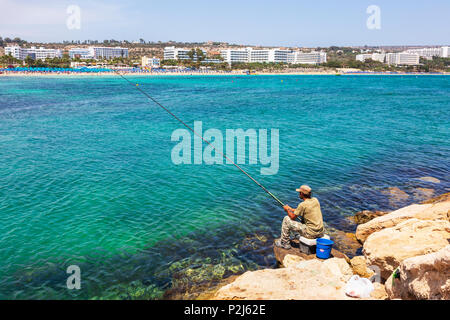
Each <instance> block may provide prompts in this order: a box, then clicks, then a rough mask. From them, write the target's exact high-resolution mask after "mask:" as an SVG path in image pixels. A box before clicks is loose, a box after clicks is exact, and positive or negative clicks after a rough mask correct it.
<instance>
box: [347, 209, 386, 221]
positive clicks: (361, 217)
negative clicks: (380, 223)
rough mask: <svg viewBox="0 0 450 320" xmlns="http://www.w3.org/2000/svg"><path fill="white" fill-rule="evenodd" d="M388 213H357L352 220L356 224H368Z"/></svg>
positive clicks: (368, 211)
mask: <svg viewBox="0 0 450 320" xmlns="http://www.w3.org/2000/svg"><path fill="white" fill-rule="evenodd" d="M387 213H388V212H386V211H370V210H363V211H359V212H357V213H355V215H354V216H353V217H351V220H352V221H353V222H354V223H356V224H363V223H366V222H369V221H370V220H372V219H375V218H377V217H381V216H384V215H385V214H387Z"/></svg>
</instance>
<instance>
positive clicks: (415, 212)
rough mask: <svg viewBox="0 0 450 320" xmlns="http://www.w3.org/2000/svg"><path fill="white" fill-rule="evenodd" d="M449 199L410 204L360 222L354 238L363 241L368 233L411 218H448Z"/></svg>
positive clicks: (449, 210) (449, 213)
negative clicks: (430, 202) (365, 221)
mask: <svg viewBox="0 0 450 320" xmlns="http://www.w3.org/2000/svg"><path fill="white" fill-rule="evenodd" d="M449 216H450V201H446V202H439V203H436V204H412V205H410V206H407V207H404V208H401V209H398V210H395V211H393V212H391V213H388V214H386V215H384V216H381V217H378V218H375V219H373V220H370V221H369V222H367V223H364V224H360V225H359V226H358V227H357V228H356V238H357V239H358V241H359V242H361V243H364V241H365V240H366V239H367V237H368V236H369V235H371V234H372V233H374V232H377V231H380V230H382V229H385V228H390V227H393V226H395V225H397V224H399V223H401V222H403V221H406V220H408V219H411V218H417V219H423V220H437V219H442V220H449Z"/></svg>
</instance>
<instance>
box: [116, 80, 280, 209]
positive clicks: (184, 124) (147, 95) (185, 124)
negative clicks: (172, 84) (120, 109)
mask: <svg viewBox="0 0 450 320" xmlns="http://www.w3.org/2000/svg"><path fill="white" fill-rule="evenodd" d="M114 73H116V74H117V75H118V76H120V77H121V78H122V79H124V80H125V81H126V82H128V83H129V84H130V85H132V86H133V87H135V88H136V89H137V90H138V91H140V92H141V93H142V94H143V95H145V96H146V97H147V98H148V99H150V100H151V101H153V102H154V103H155V104H156V105H157V106H159V107H160V108H162V109H163V110H164V111H166V112H167V113H168V114H170V115H171V116H172V117H173V118H175V119H176V120H177V121H178V122H180V123H181V124H182V125H183V126H185V127H186V128H188V129H189V130H190V131H192V132H193V133H194V134H195V135H196V136H197V137H199V138H201V139H202V140H203V141H204V142H206V143H207V144H208V145H209V146H211V147H212V148H213V149H214V151H215V152H217V153H219V154H220V155H221V156H222V157H224V158H225V159H226V160H228V161H229V162H230V163H232V164H233V165H234V166H235V167H236V168H238V169H239V170H240V171H241V172H242V173H244V174H245V175H246V176H247V177H249V178H250V179H251V180H252V181H253V182H254V183H256V184H257V185H258V186H259V187H261V188H262V189H263V190H264V191H265V192H266V193H267V194H268V195H270V196H271V197H272V198H273V199H274V200H275V201H277V202H278V203H279V204H280V205H281V206H282V207H284V203H283V202H282V201H281V200H280V199H278V198H277V197H276V196H275V195H274V194H273V193H272V192H270V191H269V190H267V188H266V187H264V186H263V185H262V184H261V183H259V182H258V181H256V180H255V179H254V178H253V177H252V176H251V175H250V174H248V173H247V172H246V171H245V170H244V169H242V168H241V167H240V166H239V165H237V164H236V163H235V162H234V161H233V160H231V159H230V158H229V157H228V156H227V155H225V154H224V153H222V152H221V151H219V150H217V149H216V148H215V147H214V146H213V145H212V144H211V143H210V142H209V141H208V140H206V139H205V138H203V136H202V135H201V134H199V133H197V132H196V131H195V130H194V129H193V128H192V127H190V126H189V125H188V124H187V123H185V122H184V121H183V120H181V119H180V118H178V117H177V116H176V115H175V114H174V113H172V112H171V111H170V110H169V109H167V108H166V107H164V106H163V105H162V104H161V103H159V102H158V101H157V100H156V99H154V98H153V97H152V96H151V95H150V94H148V93H147V92H145V91H144V90H142V89H141V88H140V87H139V84H138V83H134V82H132V81H130V80H129V79H127V78H126V77H124V76H123V74H121V73H119V72H116V71H114Z"/></svg>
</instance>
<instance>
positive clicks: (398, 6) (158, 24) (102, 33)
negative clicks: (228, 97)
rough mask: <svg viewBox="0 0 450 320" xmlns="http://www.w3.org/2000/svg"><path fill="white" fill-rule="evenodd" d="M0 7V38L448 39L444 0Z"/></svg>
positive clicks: (213, 0)
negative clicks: (376, 10)
mask: <svg viewBox="0 0 450 320" xmlns="http://www.w3.org/2000/svg"><path fill="white" fill-rule="evenodd" d="M71 5H75V6H78V8H79V9H80V20H79V22H80V23H79V29H78V28H76V27H77V26H78V25H77V24H74V23H73V21H78V20H73V17H74V15H73V11H72V14H71V13H68V12H67V10H68V7H69V6H71ZM372 5H375V6H377V7H378V8H379V13H380V14H379V20H373V19H372V20H371V21H372V28H368V26H367V20H368V19H369V17H371V16H372V15H373V13H374V12H370V13H367V8H368V7H369V6H372ZM0 8H1V13H0V36H1V37H3V38H5V37H10V38H14V37H20V38H22V39H25V40H27V41H33V42H53V41H63V40H69V41H71V40H82V41H83V40H104V39H115V40H128V41H134V40H139V39H140V38H142V39H144V40H146V41H154V42H156V41H169V40H173V41H181V42H204V41H220V42H229V43H235V44H247V45H262V46H291V47H293V46H299V47H320V46H323V47H327V46H332V45H337V46H345V45H348V46H363V45H369V46H370V45H374V46H375V45H449V44H450V18H449V17H450V1H448V0H428V1H419V0H395V1H394V0H390V1H387V0H370V1H366V0H339V1H338V0H322V1H311V0H309V1H303V0H278V1H272V0H271V1H267V0H240V1H237V0H209V1H208V0H171V1H161V0H157V1H154V0H147V1H138V0H126V1H117V0H89V1H88V0H58V1H55V0H34V1H33V0H0ZM68 19H69V25H70V26H71V27H70V28H69V27H68V25H67V22H68ZM374 21H379V28H378V29H377V28H373V22H374ZM74 26H75V28H74Z"/></svg>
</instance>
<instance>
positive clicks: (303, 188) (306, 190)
mask: <svg viewBox="0 0 450 320" xmlns="http://www.w3.org/2000/svg"><path fill="white" fill-rule="evenodd" d="M295 191H297V192H303V193H304V194H310V193H311V188H310V186H307V185H306V184H304V185H302V186H301V187H300V188H298V189H295Z"/></svg>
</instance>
